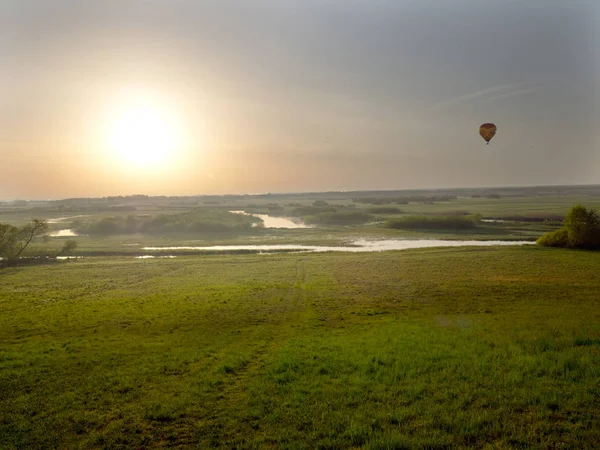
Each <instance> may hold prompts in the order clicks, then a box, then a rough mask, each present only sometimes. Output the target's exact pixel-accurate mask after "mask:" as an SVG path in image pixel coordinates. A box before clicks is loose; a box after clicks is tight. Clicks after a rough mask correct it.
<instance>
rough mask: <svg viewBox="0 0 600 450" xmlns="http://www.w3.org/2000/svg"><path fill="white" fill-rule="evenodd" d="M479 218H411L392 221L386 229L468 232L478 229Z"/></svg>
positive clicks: (387, 222)
mask: <svg viewBox="0 0 600 450" xmlns="http://www.w3.org/2000/svg"><path fill="white" fill-rule="evenodd" d="M478 222H479V217H478V216H409V217H403V218H402V219H390V220H387V221H386V222H385V223H384V227H386V228H393V229H398V230H421V229H425V230H445V229H447V230H466V229H471V228H475V227H477V223H478Z"/></svg>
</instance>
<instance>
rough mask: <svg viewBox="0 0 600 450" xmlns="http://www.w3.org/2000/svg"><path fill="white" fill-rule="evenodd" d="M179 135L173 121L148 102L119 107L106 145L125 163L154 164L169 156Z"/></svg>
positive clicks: (135, 164) (145, 165)
mask: <svg viewBox="0 0 600 450" xmlns="http://www.w3.org/2000/svg"><path fill="white" fill-rule="evenodd" d="M178 140H179V137H178V136H177V133H176V127H175V125H174V123H172V121H171V120H169V118H168V117H167V115H166V114H164V113H163V112H162V111H161V110H160V109H158V108H156V107H155V106H153V105H151V104H143V103H141V104H135V105H129V106H127V107H125V108H123V109H122V110H121V111H120V112H119V113H118V114H117V115H116V117H115V119H114V121H113V123H112V127H111V128H110V130H109V145H110V147H111V148H112V150H113V151H114V152H115V153H116V155H115V156H116V157H117V158H118V159H119V160H120V161H122V162H123V163H126V164H127V165H129V166H132V165H133V166H136V167H149V166H150V167H156V166H158V165H160V164H162V163H164V162H166V161H168V160H169V159H170V158H171V157H172V156H173V152H174V151H175V150H176V147H177V145H178Z"/></svg>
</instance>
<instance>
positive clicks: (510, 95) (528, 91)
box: [487, 87, 539, 102]
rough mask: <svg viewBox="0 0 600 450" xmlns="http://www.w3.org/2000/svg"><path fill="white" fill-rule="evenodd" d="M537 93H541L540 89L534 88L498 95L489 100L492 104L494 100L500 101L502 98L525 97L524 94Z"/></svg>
mask: <svg viewBox="0 0 600 450" xmlns="http://www.w3.org/2000/svg"><path fill="white" fill-rule="evenodd" d="M536 91H539V89H537V88H534V87H532V88H527V89H519V90H518V91H514V92H508V93H506V94H500V95H496V96H495V97H491V98H488V99H487V100H488V101H490V102H491V101H492V100H498V99H500V98H507V97H513V96H515V95H524V94H529V93H531V92H536Z"/></svg>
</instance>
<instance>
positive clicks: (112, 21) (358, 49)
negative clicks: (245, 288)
mask: <svg viewBox="0 0 600 450" xmlns="http://www.w3.org/2000/svg"><path fill="white" fill-rule="evenodd" d="M599 49H600V2H599V1H596V0H589V1H584V0H569V1H566V0H553V1H552V0H520V1H519V0H513V1H510V0H503V1H498V0H493V1H491V0H470V1H465V0H452V1H449V0H435V1H434V0H414V1H411V0H302V1H299V0H235V1H234V0H211V1H202V0H137V1H133V0H102V1H93V0H89V1H88V0H38V1H35V0H0V199H13V198H26V199H27V198H64V197H81V196H83V197H87V196H105V195H118V194H134V193H143V194H149V195H194V194H204V193H256V192H289V191H306V190H310V191H317V190H353V189H404V188H429V187H431V188H436V187H458V186H499V185H535V184H584V183H600V148H599V145H598V144H599V142H600V141H599V140H598V137H599V134H600V131H599V130H600V128H599V125H600V120H599V114H600V109H599V106H600V85H599V79H600V55H599V52H600V50H599ZM132 98H138V99H139V98H143V99H144V101H145V102H146V103H147V104H151V105H152V106H151V107H150V109H152V111H153V114H156V113H157V114H159V115H160V116H161V117H162V118H163V119H164V118H165V117H167V118H168V119H164V120H167V121H168V123H169V124H170V125H169V130H170V131H169V133H170V134H171V135H172V136H171V138H170V139H171V140H173V139H175V138H174V137H173V136H176V137H177V139H176V143H173V142H172V143H171V144H170V145H171V146H170V148H169V151H170V156H169V157H168V158H166V159H164V160H162V161H160V162H159V163H157V164H154V165H148V164H146V165H144V164H136V163H135V162H128V163H127V164H128V165H127V164H126V161H131V158H129V159H128V158H126V157H125V156H126V155H124V154H120V153H119V152H118V151H116V150H115V148H114V145H113V147H111V145H110V143H107V142H108V141H110V139H109V137H108V136H107V133H109V132H108V131H107V129H109V128H110V123H112V122H114V121H115V120H117V121H118V119H117V118H118V117H119V114H121V113H122V111H123V110H126V109H127V105H128V102H129V103H131V101H132V100H131V99H132ZM161 120H162V119H161ZM483 122H494V123H496V125H497V126H498V134H497V135H496V137H495V138H494V139H493V140H492V142H491V145H490V146H486V145H485V142H484V141H483V140H482V139H481V138H480V136H479V134H478V127H479V125H480V124H481V123H483ZM142 125H143V126H147V127H150V128H153V127H152V126H151V124H150V123H146V124H145V123H144V122H142ZM152 133H153V132H152V131H150V132H149V134H148V136H150V137H151V138H152V139H154V140H157V138H155V134H152ZM132 139H133V138H132ZM130 141H131V139H130ZM130 141H128V145H132V146H135V145H138V146H140V145H152V143H150V144H148V142H147V140H146V141H144V142H141V143H140V142H138V143H137V144H136V142H137V141H135V140H134V141H132V142H130ZM134 151H135V152H139V151H140V149H139V148H137V149H135V150H134ZM119 155H120V156H119ZM130 156H131V155H130Z"/></svg>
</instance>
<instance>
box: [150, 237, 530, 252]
mask: <svg viewBox="0 0 600 450" xmlns="http://www.w3.org/2000/svg"><path fill="white" fill-rule="evenodd" d="M532 244H535V242H532V241H450V240H442V239H384V240H380V241H367V240H363V239H360V240H357V241H353V242H352V243H351V244H350V246H346V247H344V246H326V245H301V244H264V245H252V244H248V245H211V246H206V247H201V246H176V247H143V249H144V250H147V251H156V250H204V251H257V252H269V251H297V252H355V253H359V252H382V251H387V250H408V249H413V248H429V247H472V246H484V247H489V246H495V245H502V246H506V245H532Z"/></svg>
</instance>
